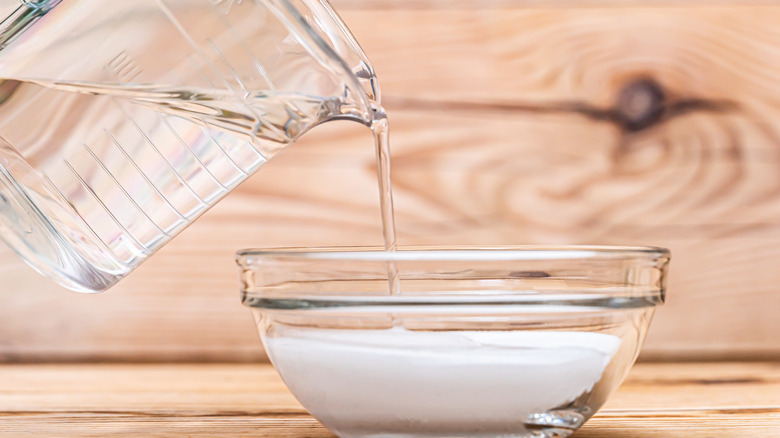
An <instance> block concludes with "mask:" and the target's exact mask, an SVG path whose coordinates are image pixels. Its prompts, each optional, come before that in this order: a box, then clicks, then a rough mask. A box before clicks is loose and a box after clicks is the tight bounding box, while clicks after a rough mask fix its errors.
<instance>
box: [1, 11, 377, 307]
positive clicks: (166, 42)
mask: <svg viewBox="0 0 780 438" xmlns="http://www.w3.org/2000/svg"><path fill="white" fill-rule="evenodd" d="M0 14H3V15H4V16H6V17H7V18H5V19H4V20H3V21H2V23H0V236H1V237H2V238H3V240H5V242H6V243H7V244H8V245H10V246H11V248H13V249H14V251H15V252H16V253H18V254H19V255H20V256H21V257H22V258H23V259H24V260H25V261H26V262H27V263H29V264H30V265H31V266H32V267H33V268H35V269H36V270H37V271H39V272H40V273H42V274H44V275H46V276H48V277H50V278H52V279H54V280H55V281H57V282H58V283H60V284H62V285H64V286H66V287H68V288H70V289H74V290H79V291H85V292H90V291H101V290H105V289H106V288H108V287H110V286H111V285H113V284H114V283H116V282H117V281H119V280H120V279H121V278H123V277H124V276H125V275H127V274H128V273H129V272H130V271H131V270H133V269H134V268H135V267H137V266H138V265H139V264H140V263H141V262H143V261H144V260H145V259H146V258H147V257H148V256H149V255H151V254H152V253H154V252H155V251H156V250H157V249H159V248H160V247H161V246H162V245H164V244H165V243H166V242H168V241H169V240H170V239H171V238H172V237H173V236H175V235H176V234H177V233H179V232H180V231H182V229H184V228H185V227H186V226H187V225H188V224H189V223H190V222H192V221H193V220H194V219H196V218H197V217H198V216H200V215H201V214H202V213H203V212H205V211H206V210H207V209H208V208H209V207H211V206H212V205H214V203H216V202H217V201H218V200H219V199H221V198H222V197H223V196H224V195H225V194H227V193H228V192H230V191H231V190H232V189H233V188H234V187H236V186H237V185H238V184H240V183H241V182H242V181H243V180H245V179H246V178H247V177H248V176H249V175H251V174H252V173H253V172H255V171H256V170H257V169H258V167H259V166H261V165H262V164H263V163H264V162H265V161H267V160H268V159H270V158H271V157H273V156H274V155H275V154H276V153H278V152H279V150H280V149H282V148H283V147H284V146H285V145H287V144H289V143H291V142H293V141H295V140H296V139H297V138H298V137H299V136H301V135H302V134H303V133H305V132H306V131H308V130H309V129H310V128H312V127H313V126H315V125H317V124H319V123H322V122H324V121H327V120H332V119H334V118H349V119H353V120H356V121H360V122H363V123H369V122H370V120H371V117H372V111H373V109H372V105H373V103H374V102H378V100H379V95H378V88H377V87H376V84H375V78H374V73H373V70H372V68H371V66H370V64H369V62H368V60H367V59H366V56H365V54H364V53H363V51H362V50H361V49H360V47H359V46H358V44H357V42H356V41H355V39H354V38H353V37H352V35H351V34H350V33H349V31H348V30H347V28H346V27H345V25H344V23H343V22H342V21H341V19H340V18H339V17H338V15H337V14H336V13H335V12H334V11H333V9H332V8H331V7H330V6H329V5H328V4H327V2H326V0H132V1H106V0H48V1H46V0H39V1H33V0H16V1H10V0H0Z"/></svg>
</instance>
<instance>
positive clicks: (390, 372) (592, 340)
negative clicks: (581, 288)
mask: <svg viewBox="0 0 780 438" xmlns="http://www.w3.org/2000/svg"><path fill="white" fill-rule="evenodd" d="M277 334H278V335H280V336H278V337H270V338H268V339H266V344H267V348H268V351H269V353H270V355H271V359H272V360H273V362H274V365H275V366H276V368H277V370H278V371H279V373H280V374H281V376H282V378H283V379H284V380H285V382H286V384H287V385H288V387H289V388H290V390H291V391H292V393H293V394H294V395H295V396H296V397H297V398H298V400H299V401H300V402H301V404H303V405H304V407H306V409H308V410H309V412H311V413H312V414H313V415H314V416H315V417H317V418H318V419H319V420H320V421H322V422H323V424H324V425H325V426H327V427H329V428H331V429H332V430H335V431H338V432H339V433H340V434H341V435H342V436H360V435H365V434H371V433H372V432H391V433H393V434H404V433H412V432H416V433H432V434H435V433H440V432H446V433H458V432H463V433H466V432H468V433H479V432H484V433H485V434H488V435H489V434H490V433H496V432H497V431H502V430H505V431H518V428H519V430H520V431H522V430H523V429H522V422H523V420H524V419H525V418H526V416H527V415H529V414H532V413H543V412H545V411H548V410H550V409H553V408H556V407H560V406H563V405H566V404H567V403H570V402H571V401H573V400H575V399H576V398H578V397H579V396H581V395H582V394H583V393H587V392H589V391H591V390H592V388H593V386H594V385H595V384H596V383H597V382H598V381H599V380H600V379H601V376H602V374H603V372H604V369H605V368H606V366H607V365H608V364H609V361H610V360H611V358H612V356H613V355H614V354H615V353H616V352H617V350H618V348H619V347H620V338H618V337H616V336H612V335H607V334H600V333H583V332H543V331H511V332H510V331H503V332H497V331H456V332H414V331H407V330H404V329H392V330H325V329H317V330H313V329H309V330H306V329H283V330H282V331H281V332H279V333H277ZM486 436H487V435H486Z"/></svg>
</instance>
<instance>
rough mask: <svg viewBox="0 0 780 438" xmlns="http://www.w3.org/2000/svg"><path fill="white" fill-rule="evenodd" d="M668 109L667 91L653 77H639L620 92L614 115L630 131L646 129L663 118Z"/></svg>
mask: <svg viewBox="0 0 780 438" xmlns="http://www.w3.org/2000/svg"><path fill="white" fill-rule="evenodd" d="M665 110H666V93H665V92H664V89H663V87H661V85H660V84H659V83H658V82H656V81H654V80H652V79H637V80H634V81H632V82H630V83H628V84H626V85H625V86H624V87H623V89H622V90H621V91H620V94H618V98H617V102H616V103H615V108H614V110H613V111H614V115H615V118H616V119H617V120H618V122H619V123H620V124H621V125H623V127H624V129H626V130H628V131H639V130H642V129H646V128H648V127H650V126H651V125H653V124H654V123H656V122H658V121H659V120H661V118H662V117H663V115H664V112H665Z"/></svg>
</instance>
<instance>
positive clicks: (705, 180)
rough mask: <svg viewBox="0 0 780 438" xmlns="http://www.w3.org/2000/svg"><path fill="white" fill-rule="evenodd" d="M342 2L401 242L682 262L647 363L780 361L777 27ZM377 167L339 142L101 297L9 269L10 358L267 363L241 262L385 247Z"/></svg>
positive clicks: (311, 149)
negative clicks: (381, 124)
mask: <svg viewBox="0 0 780 438" xmlns="http://www.w3.org/2000/svg"><path fill="white" fill-rule="evenodd" d="M335 4H336V6H337V7H338V8H339V9H340V11H341V13H342V16H343V18H344V19H345V20H346V22H347V23H348V24H349V26H350V27H351V28H352V30H353V32H354V33H355V35H356V36H357V38H358V40H359V41H360V42H361V43H362V45H363V46H364V48H365V50H366V51H367V52H368V53H369V56H370V58H371V60H372V62H373V63H374V65H375V68H376V70H377V71H378V72H379V75H380V77H381V85H382V89H383V92H384V96H385V102H386V107H387V110H388V112H389V115H390V119H391V124H392V139H393V166H394V168H393V171H394V173H393V182H394V184H395V188H396V206H397V209H398V216H397V221H398V227H399V234H400V236H399V239H400V243H401V244H403V245H411V244H429V243H430V244H462V243H473V244H521V243H537V244H585V243H593V244H596V243H603V244H649V245H660V246H667V247H669V248H671V249H672V251H673V254H674V257H673V263H672V272H671V281H670V284H669V286H670V289H669V300H668V304H667V305H666V306H665V307H663V308H662V309H661V310H660V311H659V312H658V313H657V316H656V320H655V322H654V324H653V327H652V330H651V334H650V337H649V339H648V342H647V345H646V349H645V355H644V357H645V358H657V359H658V358H660V359H669V358H704V359H707V358H711V359H717V358H751V357H780V336H777V334H778V333H780V318H779V317H778V316H777V315H778V314H779V313H780V312H779V311H780V292H778V284H780V269H778V261H779V259H778V257H780V250H778V249H777V248H778V247H780V245H778V243H780V124H779V123H778V122H779V121H780V87H779V86H778V85H777V84H778V79H777V77H778V73H779V71H778V68H779V67H780V32H778V30H777V29H778V27H777V23H779V22H780V7H775V6H772V2H752V3H746V2H736V1H710V2H707V1H696V2H659V3H655V6H653V7H646V6H645V5H646V4H647V3H646V2H639V1H624V2H614V1H613V2H595V1H588V2H582V3H578V2H562V1H550V2H544V1H530V0H529V1H521V0H518V1H510V0H506V1H486V0H484V1H479V0H472V1H467V0H458V1H423V0H414V1H400V0H399V1H395V0H394V1H382V0H360V1H357V0H343V1H340V2H335ZM607 4H609V7H607V6H606V5H607ZM572 5H575V6H572ZM373 163H374V155H373V150H372V145H371V140H370V136H369V133H368V131H367V130H366V129H365V128H363V127H361V126H358V125H352V124H349V123H347V122H341V123H332V124H329V125H324V126H322V127H319V128H317V129H316V130H315V131H313V132H311V133H310V134H308V135H307V136H306V137H305V138H304V139H302V140H301V141H300V142H299V143H298V144H296V145H294V146H293V147H290V148H289V149H288V150H287V151H285V152H284V153H282V154H281V155H280V156H279V157H278V158H276V159H274V161H272V162H270V163H269V164H267V165H266V166H265V168H264V169H262V170H261V171H260V172H259V173H258V174H257V175H255V176H254V177H253V178H251V180H250V181H248V182H247V183H246V184H244V185H243V186H242V187H240V188H239V189H238V190H237V191H236V192H235V193H233V194H231V195H230V196H229V197H228V198H227V199H225V200H224V201H223V202H222V203H220V204H219V205H218V206H217V207H215V208H214V209H213V210H212V211H210V212H209V213H207V214H206V215H205V216H204V217H203V218H201V219H200V220H199V221H198V222H197V223H195V224H194V225H192V226H191V227H190V228H189V229H187V230H186V231H185V232H184V233H183V234H182V235H180V236H179V237H178V238H177V239H175V240H174V242H172V243H171V244H170V245H168V246H167V247H165V248H164V249H163V250H162V251H161V252H160V253H158V254H157V255H155V256H154V257H153V258H152V259H151V260H149V261H148V262H147V263H146V264H145V265H144V266H142V267H141V268H140V269H138V270H137V271H136V272H135V273H133V274H132V275H131V276H130V277H129V278H128V279H126V280H125V281H124V282H122V283H121V284H120V285H119V286H117V287H116V288H115V289H113V290H111V291H110V292H108V293H105V294H101V295H96V296H87V295H78V294H75V293H71V292H67V291H64V290H61V289H59V288H58V287H56V286H54V285H52V284H51V283H50V282H48V281H47V280H45V279H43V278H40V277H39V276H37V275H35V274H34V273H33V272H32V271H31V270H30V269H29V268H27V267H26V266H24V265H23V264H22V263H21V262H20V261H18V260H17V259H16V258H15V257H14V256H13V255H12V254H11V253H10V251H8V250H5V249H2V250H0V293H2V305H0V359H2V360H5V361H65V360H74V361H79V360H131V361H157V360H162V361H186V360H213V361H235V360H254V359H258V358H262V357H263V353H262V348H261V345H260V342H259V340H258V338H257V334H256V332H255V330H254V327H253V321H252V318H251V316H250V313H249V312H248V311H247V310H246V309H244V308H242V307H241V305H240V304H239V298H238V292H237V289H238V282H237V274H236V269H235V267H234V265H233V252H234V251H235V250H236V249H239V248H244V247H254V246H263V247H272V246H294V245H306V246H309V245H332V244H336V245H359V244H372V245H375V244H380V243H381V234H380V229H379V212H378V204H377V190H376V185H375V181H376V176H375V173H374V172H375V170H374V164H373Z"/></svg>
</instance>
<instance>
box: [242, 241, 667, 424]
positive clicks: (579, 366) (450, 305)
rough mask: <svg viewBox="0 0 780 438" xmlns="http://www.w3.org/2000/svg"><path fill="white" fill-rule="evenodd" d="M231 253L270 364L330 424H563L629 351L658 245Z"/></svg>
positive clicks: (646, 308)
mask: <svg viewBox="0 0 780 438" xmlns="http://www.w3.org/2000/svg"><path fill="white" fill-rule="evenodd" d="M237 260H238V263H239V265H240V267H241V279H242V299H243V303H244V304H245V305H247V306H249V307H250V308H252V311H253V313H254V315H255V318H256V320H257V325H258V328H259V331H260V335H261V337H262V339H263V342H264V343H265V348H266V350H267V352H268V355H269V357H270V359H271V361H272V363H273V364H274V366H275V367H276V369H277V371H278V372H279V374H280V375H281V376H282V378H283V379H284V382H285V383H286V385H287V386H288V388H289V389H290V391H291V392H292V393H293V394H294V395H295V397H297V399H298V400H299V401H300V402H301V404H302V405H303V406H304V407H305V408H306V409H307V410H308V411H309V412H310V413H311V414H312V415H313V416H314V417H316V418H317V419H318V420H319V421H321V422H322V424H323V425H325V427H327V428H328V429H330V430H331V431H333V432H334V433H336V434H338V435H339V436H341V437H378V436H382V437H495V436H501V437H566V436H569V435H570V434H572V433H573V432H574V431H575V430H577V429H578V428H579V427H580V426H582V425H583V423H584V422H585V421H587V420H588V419H589V418H590V417H591V416H593V414H594V413H595V412H596V411H597V410H598V409H599V408H600V407H601V406H602V405H603V404H604V402H605V401H606V399H607V397H609V395H610V394H612V392H613V391H615V389H617V387H618V386H619V385H620V383H621V381H622V380H623V379H624V378H625V376H626V374H627V373H628V371H629V369H630V368H631V365H632V364H633V363H634V361H635V359H636V357H637V355H638V353H639V350H640V347H641V345H642V343H643V341H644V338H645V334H646V332H647V328H648V326H649V324H650V320H651V318H652V316H653V313H654V310H655V307H656V306H657V305H659V304H662V303H663V301H664V294H665V284H666V272H667V266H668V263H669V252H668V251H667V250H665V249H660V248H644V247H631V248H629V247H503V248H423V249H403V250H399V251H397V252H386V251H382V250H378V249H370V248H324V249H283V250H275V251H261V250H246V251H242V252H240V253H239V254H238V256H237ZM394 273H397V274H395V275H394ZM389 277H390V278H391V279H390V280H388V278H389ZM392 277H395V281H394V280H393V279H392ZM393 283H395V284H396V285H397V288H398V290H397V291H396V293H393V294H391V293H390V291H391V284H393Z"/></svg>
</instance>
